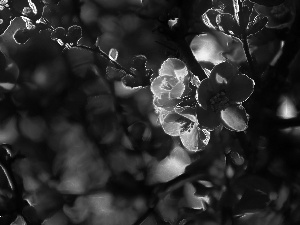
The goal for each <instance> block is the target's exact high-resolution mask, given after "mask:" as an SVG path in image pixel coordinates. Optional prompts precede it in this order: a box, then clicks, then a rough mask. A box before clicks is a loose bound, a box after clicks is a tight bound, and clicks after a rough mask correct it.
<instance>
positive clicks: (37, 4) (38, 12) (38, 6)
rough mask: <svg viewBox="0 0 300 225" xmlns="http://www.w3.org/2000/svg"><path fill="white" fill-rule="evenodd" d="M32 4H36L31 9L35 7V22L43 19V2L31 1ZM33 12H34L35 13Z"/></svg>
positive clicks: (40, 0) (38, 0)
mask: <svg viewBox="0 0 300 225" xmlns="http://www.w3.org/2000/svg"><path fill="white" fill-rule="evenodd" d="M31 2H32V3H31V4H34V6H33V5H30V7H31V8H33V7H35V10H36V12H35V16H34V20H38V19H39V18H41V17H42V14H43V7H44V3H43V1H42V0H31ZM35 10H33V12H34V11H35Z"/></svg>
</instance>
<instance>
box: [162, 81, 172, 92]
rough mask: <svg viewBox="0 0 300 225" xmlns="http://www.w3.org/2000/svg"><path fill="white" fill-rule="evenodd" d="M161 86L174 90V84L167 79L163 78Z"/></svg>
mask: <svg viewBox="0 0 300 225" xmlns="http://www.w3.org/2000/svg"><path fill="white" fill-rule="evenodd" d="M161 88H162V89H165V90H167V91H170V90H172V88H173V86H172V85H171V84H170V83H169V82H168V81H167V79H163V81H162V83H161Z"/></svg>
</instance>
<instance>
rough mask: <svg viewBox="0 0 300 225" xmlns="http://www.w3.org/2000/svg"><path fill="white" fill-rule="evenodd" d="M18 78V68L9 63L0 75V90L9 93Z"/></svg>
mask: <svg viewBox="0 0 300 225" xmlns="http://www.w3.org/2000/svg"><path fill="white" fill-rule="evenodd" d="M18 76H19V68H18V67H17V65H16V64H15V63H10V64H8V65H7V67H6V68H5V72H4V73H1V74H0V90H4V91H10V90H12V89H13V88H14V87H15V86H16V82H17V79H18Z"/></svg>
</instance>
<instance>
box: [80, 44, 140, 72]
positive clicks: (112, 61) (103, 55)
mask: <svg viewBox="0 0 300 225" xmlns="http://www.w3.org/2000/svg"><path fill="white" fill-rule="evenodd" d="M76 47H78V48H82V49H86V50H88V51H92V52H95V53H98V54H100V55H101V56H102V57H104V58H105V59H107V60H109V61H110V62H111V63H112V64H113V65H114V66H115V68H117V69H119V70H123V71H125V72H126V73H127V74H129V75H131V76H133V77H135V74H134V73H133V72H131V71H130V70H128V69H126V68H125V67H123V66H122V65H121V64H119V63H118V62H116V61H114V60H111V59H110V58H109V56H108V55H107V54H106V53H105V52H104V51H102V50H101V49H100V48H91V47H88V46H85V45H77V46H76Z"/></svg>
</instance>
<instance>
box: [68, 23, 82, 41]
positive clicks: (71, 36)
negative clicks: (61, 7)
mask: <svg viewBox="0 0 300 225" xmlns="http://www.w3.org/2000/svg"><path fill="white" fill-rule="evenodd" d="M81 36H82V29H81V27H80V26H77V25H73V26H70V27H69V28H68V33H67V36H66V37H67V40H68V43H70V44H72V45H76V44H77V42H78V40H79V39H80V38H81Z"/></svg>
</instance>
